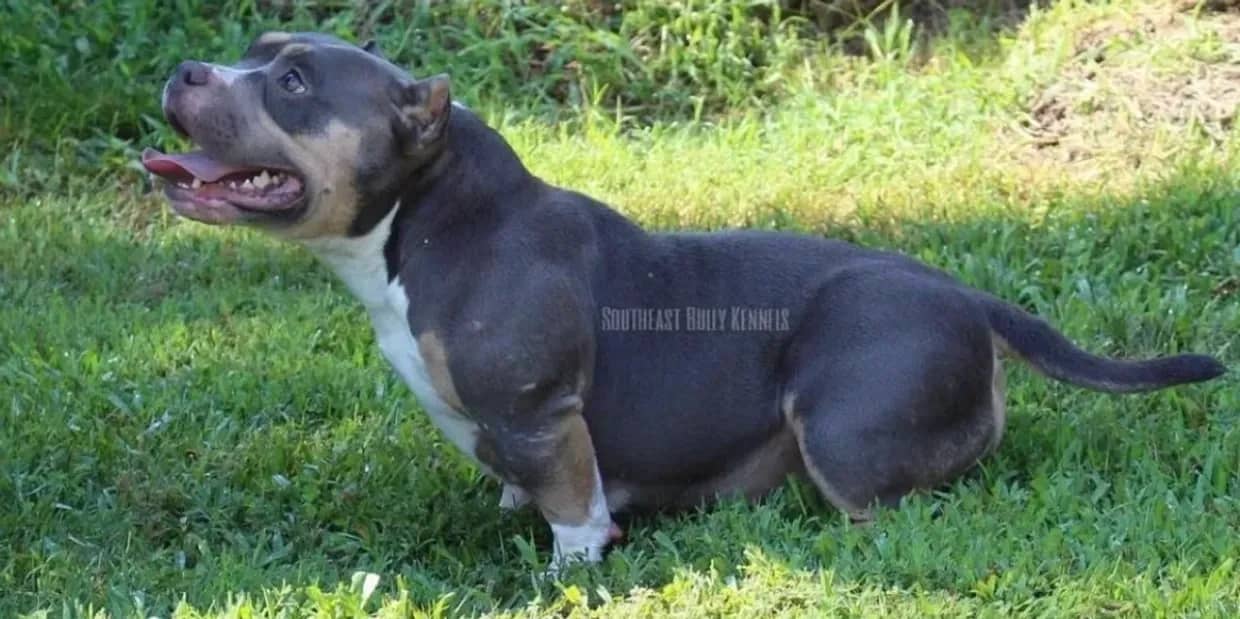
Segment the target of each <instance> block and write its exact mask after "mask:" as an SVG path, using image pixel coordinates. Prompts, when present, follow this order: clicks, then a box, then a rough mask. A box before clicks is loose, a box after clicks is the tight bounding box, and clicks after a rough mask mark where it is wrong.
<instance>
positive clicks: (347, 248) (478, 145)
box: [306, 105, 543, 293]
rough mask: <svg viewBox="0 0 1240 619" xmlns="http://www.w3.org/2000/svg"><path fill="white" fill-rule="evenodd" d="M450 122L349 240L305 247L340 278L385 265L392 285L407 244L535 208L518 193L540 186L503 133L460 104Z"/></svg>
mask: <svg viewBox="0 0 1240 619" xmlns="http://www.w3.org/2000/svg"><path fill="white" fill-rule="evenodd" d="M448 123H449V124H448V127H447V130H446V131H445V135H444V138H443V139H444V143H443V145H442V147H441V148H440V149H439V150H438V152H436V153H434V154H433V155H430V156H428V157H426V158H425V159H424V160H423V161H421V162H419V163H418V164H417V165H415V166H413V170H412V171H411V172H409V173H408V175H407V177H406V179H405V181H404V182H403V183H402V184H401V186H400V188H399V190H398V191H396V192H392V193H388V194H386V195H372V196H368V198H367V199H366V202H368V203H369V205H368V206H364V207H363V209H362V211H361V213H360V215H359V217H360V218H361V219H360V220H359V221H358V222H355V225H354V226H353V228H354V229H353V230H352V232H353V233H352V234H350V235H349V236H347V237H342V238H337V239H328V240H319V241H315V242H310V243H306V245H307V246H308V247H309V248H310V249H311V251H313V252H314V253H315V254H317V255H318V256H319V257H320V258H321V259H323V260H325V261H326V262H328V263H329V264H330V265H331V266H332V267H333V269H335V270H336V271H338V272H342V269H343V271H349V272H354V271H357V270H358V268H359V267H357V266H356V264H354V263H357V262H358V261H359V260H360V261H362V262H365V263H367V264H371V265H382V266H383V267H386V268H385V270H386V271H387V275H388V279H391V278H392V277H394V276H395V273H396V272H397V271H398V270H399V268H400V265H401V264H403V262H404V259H403V255H402V253H403V251H405V249H406V248H405V247H404V245H405V243H406V241H407V240H408V239H430V238H433V237H434V236H436V235H437V234H439V233H441V232H443V231H445V230H448V229H450V228H453V227H455V226H458V225H469V224H471V223H473V224H477V223H478V222H480V221H482V220H484V219H487V218H489V217H491V216H497V215H501V216H502V214H501V213H499V212H498V211H499V210H500V209H504V208H520V207H521V205H523V204H528V203H531V202H532V200H522V199H521V194H523V193H528V192H534V191H538V190H539V188H540V187H543V185H542V183H541V182H540V181H539V180H538V179H537V178H535V177H534V176H533V175H532V174H531V173H530V172H529V170H527V169H526V168H525V165H524V164H522V163H521V159H520V158H519V157H518V156H517V154H516V152H515V151H513V150H512V147H511V146H509V145H508V142H507V141H505V140H504V138H503V137H502V136H501V135H500V134H499V132H497V131H495V130H494V129H492V128H491V127H489V126H487V125H486V123H484V122H483V121H482V120H481V119H480V118H478V116H477V115H475V114H474V113H473V112H471V111H470V110H469V109H467V108H465V107H462V106H459V105H454V106H453V109H452V111H451V117H450V118H449V120H448ZM380 254H381V255H380ZM345 263H348V264H347V265H346V264H345ZM372 268H375V267H367V268H366V269H364V270H370V269H372ZM342 276H343V273H342ZM346 279H348V278H346ZM351 287H352V286H351ZM354 292H355V293H356V292H357V291H356V290H355V291H354Z"/></svg>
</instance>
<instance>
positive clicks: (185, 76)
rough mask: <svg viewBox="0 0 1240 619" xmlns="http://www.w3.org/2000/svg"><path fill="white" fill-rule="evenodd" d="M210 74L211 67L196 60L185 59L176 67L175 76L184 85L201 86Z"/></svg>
mask: <svg viewBox="0 0 1240 619" xmlns="http://www.w3.org/2000/svg"><path fill="white" fill-rule="evenodd" d="M210 76H211V68H210V67H208V66H207V65H205V64H203V63H201V62H198V61H196V60H186V61H185V62H182V63H181V64H180V66H178V67H177V77H178V78H180V80H181V82H182V83H184V84H185V85H186V86H202V85H204V84H206V83H207V78H209V77H210Z"/></svg>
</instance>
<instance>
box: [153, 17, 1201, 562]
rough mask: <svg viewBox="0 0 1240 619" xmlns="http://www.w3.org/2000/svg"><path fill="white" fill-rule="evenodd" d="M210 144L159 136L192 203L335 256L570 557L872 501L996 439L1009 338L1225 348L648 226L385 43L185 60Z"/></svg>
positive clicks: (179, 100) (857, 511)
mask: <svg viewBox="0 0 1240 619" xmlns="http://www.w3.org/2000/svg"><path fill="white" fill-rule="evenodd" d="M162 107H163V112H164V115H165V117H166V118H167V121H168V122H169V123H170V124H171V126H172V127H173V128H174V129H175V130H176V131H177V132H179V133H180V134H182V135H184V136H185V137H187V138H188V139H189V140H191V141H192V142H193V143H194V144H196V146H197V147H198V149H199V150H194V151H191V152H188V153H183V154H164V153H160V152H157V151H155V150H152V149H147V150H146V151H145V152H144V153H143V154H142V163H143V165H144V166H145V168H146V169H147V170H148V171H150V172H151V173H152V174H154V175H156V176H158V177H162V178H163V179H165V181H166V183H165V184H166V187H165V194H166V197H167V199H168V200H169V201H170V203H171V207H172V209H173V210H175V212H176V213H179V214H180V215H182V216H184V217H187V218H189V219H193V220H197V221H201V222H205V223H209V224H220V225H223V224H243V225H248V226H254V227H258V228H261V229H264V230H266V231H269V232H271V233H272V234H274V235H275V236H277V237H282V238H285V239H290V240H293V241H295V242H297V243H299V244H301V245H303V246H305V247H306V248H308V249H309V250H310V251H311V252H313V253H314V254H315V255H317V256H318V258H320V259H321V260H322V262H324V263H326V264H327V265H328V266H329V267H330V268H331V269H332V270H334V271H335V273H336V274H337V275H338V276H339V277H340V279H341V280H343V282H344V283H345V285H346V286H347V287H348V288H349V290H350V291H351V292H352V294H353V295H354V296H355V297H356V298H357V300H358V301H360V302H361V304H362V305H363V306H364V307H365V309H366V311H367V312H368V313H369V315H370V319H371V322H372V323H373V327H374V331H375V336H376V338H377V340H378V345H379V348H380V349H381V350H382V352H383V355H384V356H385V357H386V358H387V360H388V361H389V362H390V363H391V365H392V367H393V368H394V369H395V371H396V373H397V374H399V376H400V378H401V379H402V380H403V381H404V382H405V383H406V384H408V386H409V387H410V388H411V389H412V390H413V392H414V394H415V395H416V396H417V399H418V401H419V403H420V404H421V406H422V407H423V408H424V409H425V411H426V413H427V414H428V415H429V416H430V418H431V420H432V421H433V422H434V424H435V425H436V426H437V427H438V428H439V430H440V431H442V433H443V435H444V436H445V437H446V438H447V439H448V440H449V441H451V442H452V443H453V444H454V445H455V446H456V447H457V448H459V449H460V450H461V451H462V452H463V453H464V454H466V455H467V456H468V457H470V458H472V459H473V460H474V461H475V462H476V463H477V465H478V466H479V467H481V468H482V469H483V470H484V471H485V472H486V473H488V474H489V475H491V476H493V477H495V478H497V479H498V480H500V481H501V482H502V484H503V491H502V496H501V505H502V506H504V507H516V506H519V505H521V504H524V503H527V502H529V503H533V505H534V506H536V507H537V509H538V510H539V511H540V512H541V514H542V516H543V517H544V518H545V520H546V521H547V523H548V524H549V525H550V527H551V530H552V534H553V537H554V549H553V559H552V566H553V568H555V567H556V566H561V565H564V564H566V563H568V562H571V561H578V560H584V561H589V562H594V561H598V560H599V559H600V558H601V556H602V552H603V550H604V548H605V547H606V546H607V545H608V544H609V543H610V542H611V541H612V540H613V539H614V538H615V537H617V536H618V534H619V533H618V529H617V527H616V525H615V524H614V523H613V520H612V514H613V513H620V512H623V511H633V510H663V509H675V508H683V507H691V506H698V505H702V504H705V503H708V502H710V501H712V500H714V499H716V498H717V497H721V496H742V497H747V498H757V497H760V496H762V495H764V494H766V493H768V492H769V491H771V490H772V489H774V488H775V487H777V486H779V485H781V484H783V483H784V482H785V481H786V480H787V478H788V477H790V476H803V477H807V478H808V479H809V480H810V481H811V482H812V483H813V484H814V485H815V486H816V487H817V489H818V490H819V491H820V492H821V493H822V495H823V496H824V497H825V498H826V499H827V500H828V501H829V502H830V503H831V504H832V505H834V506H835V507H837V508H838V509H840V510H842V511H843V512H846V513H847V514H848V515H849V516H851V517H852V518H854V519H856V520H866V519H868V518H870V517H871V513H872V511H871V510H872V509H873V508H874V507H876V506H896V505H898V503H899V501H900V499H901V497H903V496H905V495H907V494H909V493H911V492H914V491H916V490H919V489H927V488H934V487H938V486H941V485H943V484H945V483H947V482H949V481H951V480H952V479H954V478H956V477H957V476H959V475H960V474H961V473H963V472H964V471H966V470H967V469H969V468H971V467H972V466H973V465H974V464H976V463H977V462H978V460H979V459H980V458H982V457H983V456H984V455H985V454H986V453H988V452H990V451H991V450H993V449H994V448H995V447H996V446H997V445H998V443H999V440H1000V437H1001V436H1002V434H1003V429H1004V419H1005V413H1004V396H1003V384H1004V381H1003V372H1002V369H1001V367H1000V358H1001V357H1004V356H1010V357H1015V358H1018V359H1020V360H1023V361H1024V362H1026V363H1028V364H1029V365H1031V366H1032V367H1033V368H1035V369H1037V370H1039V371H1040V372H1042V373H1043V374H1045V375H1046V376H1049V377H1050V378H1054V379H1056V380H1060V381H1064V382H1067V383H1071V384H1074V385H1078V386H1081V387H1085V388H1088V389H1094V390H1098V391H1107V392H1136V391H1147V390H1154V389H1161V388H1164V387H1169V386H1172V385H1178V384H1183V383H1192V382H1198V381H1204V380H1208V379H1211V378H1214V377H1217V376H1220V375H1221V374H1223V373H1224V371H1225V368H1224V366H1223V365H1222V364H1220V363H1219V362H1218V361H1217V360H1215V359H1213V358H1211V357H1209V356H1204V355H1178V356H1170V357H1162V358H1157V359H1152V360H1143V361H1121V360H1113V359H1107V358H1103V357H1099V356H1095V355H1093V354H1090V353H1087V352H1084V351H1082V350H1080V349H1079V348H1077V347H1076V346H1074V345H1073V344H1072V343H1070V342H1069V341H1068V340H1067V339H1065V338H1064V337H1063V336H1062V335H1060V334H1059V333H1058V332H1056V331H1055V330H1054V329H1053V328H1052V327H1051V326H1049V325H1048V324H1047V323H1045V322H1043V321H1042V320H1040V319H1038V318H1036V317H1034V316H1032V315H1030V314H1028V313H1026V312H1025V311H1023V310H1022V309H1019V308H1017V307H1015V306H1013V305H1010V304H1008V303H1006V302H1003V301H1001V300H999V299H997V298H995V297H994V296H991V295H989V294H987V293H985V292H982V291H979V290H975V289H972V288H969V287H967V286H965V285H963V284H961V283H959V282H958V281H956V280H955V279H953V278H952V277H950V276H949V275H947V274H945V273H943V272H941V271H938V270H936V269H933V268H930V267H928V266H925V265H923V264H921V263H919V262H916V261H914V260H912V259H910V258H907V257H904V256H902V255H899V254H896V253H889V252H884V251H878V250H874V249H867V248H863V247H859V246H855V245H852V244H849V243H845V242H840V241H833V240H827V239H822V238H817V237H810V236H806V235H797V234H792V233H780V232H767V231H745V230H737V231H724V232H717V233H689V232H685V233H663V234H654V233H649V232H646V231H644V230H642V229H641V228H639V227H638V226H637V225H635V224H633V223H632V222H630V221H629V220H627V219H626V218H624V217H623V216H621V215H620V214H618V213H617V212H616V211H614V210H612V209H611V208H609V207H608V206H606V205H604V204H602V203H600V202H598V201H595V200H593V199H591V198H589V197H587V196H585V195H582V194H580V193H576V192H573V191H571V190H568V189H562V188H558V187H555V186H552V185H550V184H548V183H546V182H543V181H542V180H540V179H539V178H537V177H535V176H534V175H533V174H531V173H530V172H529V171H528V170H527V169H526V168H525V166H524V165H523V164H522V162H521V160H520V159H519V158H518V156H517V155H516V154H515V153H514V151H513V150H512V148H511V147H510V146H509V145H508V144H507V143H506V142H505V140H504V139H503V138H502V137H501V136H500V134H499V133H498V132H496V131H495V130H493V129H491V128H490V127H488V126H487V125H486V124H485V123H484V122H483V121H482V120H480V119H479V117H478V116H477V115H476V114H474V113H472V112H471V111H470V110H469V109H468V108H467V107H465V106H462V105H460V104H459V103H456V102H453V101H452V97H451V94H450V84H449V79H448V77H447V76H444V75H437V76H432V77H427V78H424V79H415V78H413V77H411V76H410V74H409V73H407V72H406V71H404V70H402V69H401V68H399V67H397V66H396V65H394V64H392V63H391V62H389V61H388V60H387V59H386V58H385V57H384V56H383V55H382V53H381V52H380V51H379V50H378V49H377V48H376V47H375V46H374V45H373V44H372V43H366V44H364V45H362V46H355V45H352V44H349V43H347V42H345V41H342V40H339V39H336V38H333V37H329V36H325V35H321V34H313V33H300V34H289V33H282V32H270V33H266V34H263V35H262V36H260V37H258V38H257V39H256V40H255V41H254V42H253V43H252V44H251V45H250V47H249V48H248V49H247V50H246V52H245V54H244V56H243V57H242V58H241V60H240V61H239V62H237V63H236V64H233V65H230V66H225V65H220V64H209V63H204V62H197V61H186V62H183V63H181V64H180V65H179V66H178V67H177V69H176V71H175V73H174V75H173V76H172V77H171V78H170V79H169V80H168V82H167V84H166V86H165V88H164V91H163V97H162Z"/></svg>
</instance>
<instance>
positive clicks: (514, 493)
mask: <svg viewBox="0 0 1240 619" xmlns="http://www.w3.org/2000/svg"><path fill="white" fill-rule="evenodd" d="M529 503H530V495H529V493H528V492H526V491H524V490H522V489H520V488H518V487H516V486H514V485H512V484H504V488H503V490H501V491H500V494H499V508H500V509H502V510H506V511H512V510H515V509H520V508H522V507H525V506H526V505H529Z"/></svg>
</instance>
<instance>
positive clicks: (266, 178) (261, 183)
mask: <svg viewBox="0 0 1240 619" xmlns="http://www.w3.org/2000/svg"><path fill="white" fill-rule="evenodd" d="M270 184H271V176H270V175H268V174H267V171H266V170H263V173H262V174H259V175H258V176H257V177H256V178H255V179H254V186H255V187H258V188H259V189H262V188H263V187H266V186H267V185H270Z"/></svg>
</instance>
